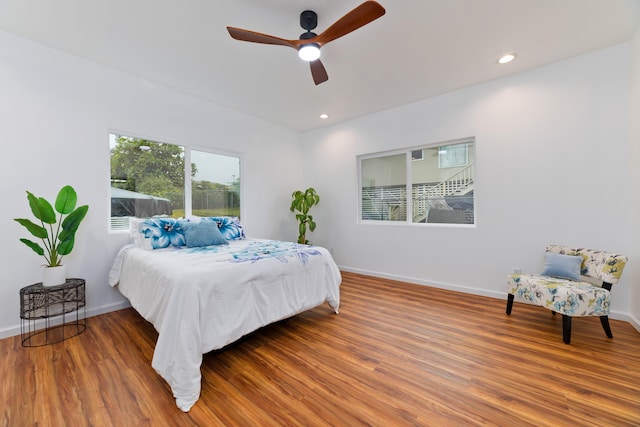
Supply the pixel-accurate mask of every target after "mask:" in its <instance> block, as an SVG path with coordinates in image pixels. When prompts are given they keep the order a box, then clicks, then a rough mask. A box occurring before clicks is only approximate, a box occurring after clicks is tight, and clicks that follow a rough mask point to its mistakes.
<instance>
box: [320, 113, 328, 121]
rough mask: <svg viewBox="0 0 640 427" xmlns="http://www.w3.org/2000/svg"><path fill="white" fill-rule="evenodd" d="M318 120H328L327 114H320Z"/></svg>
mask: <svg viewBox="0 0 640 427" xmlns="http://www.w3.org/2000/svg"><path fill="white" fill-rule="evenodd" d="M320 118H321V119H323V120H324V119H328V118H329V115H328V114H325V113H322V114H320Z"/></svg>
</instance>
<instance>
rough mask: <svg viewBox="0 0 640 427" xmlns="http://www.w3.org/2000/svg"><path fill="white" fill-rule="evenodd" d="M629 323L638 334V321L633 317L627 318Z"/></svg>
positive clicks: (639, 321)
mask: <svg viewBox="0 0 640 427" xmlns="http://www.w3.org/2000/svg"><path fill="white" fill-rule="evenodd" d="M629 323H631V326H633V327H634V328H635V329H636V331H638V332H640V320H638V318H637V317H635V316H629Z"/></svg>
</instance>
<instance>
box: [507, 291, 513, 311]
mask: <svg viewBox="0 0 640 427" xmlns="http://www.w3.org/2000/svg"><path fill="white" fill-rule="evenodd" d="M513 298H514V295H513V294H507V314H511V309H512V308H513Z"/></svg>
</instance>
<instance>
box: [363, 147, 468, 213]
mask: <svg viewBox="0 0 640 427" xmlns="http://www.w3.org/2000/svg"><path fill="white" fill-rule="evenodd" d="M417 153H421V154H420V157H421V160H422V161H419V162H416V161H415V160H417V158H416V157H418V156H417ZM474 160H475V141H474V140H473V139H465V140H460V141H453V142H448V143H447V144H438V145H429V146H424V147H419V148H410V149H406V150H396V151H393V152H388V153H378V154H370V155H364V156H359V157H358V165H359V176H360V185H359V188H360V197H359V200H360V204H359V216H360V218H359V220H360V221H361V222H369V221H382V222H388V221H391V222H395V223H398V222H404V223H411V224H417V223H440V224H475V210H474V205H475V199H474V191H473V190H474V183H475V175H474V170H475V162H474Z"/></svg>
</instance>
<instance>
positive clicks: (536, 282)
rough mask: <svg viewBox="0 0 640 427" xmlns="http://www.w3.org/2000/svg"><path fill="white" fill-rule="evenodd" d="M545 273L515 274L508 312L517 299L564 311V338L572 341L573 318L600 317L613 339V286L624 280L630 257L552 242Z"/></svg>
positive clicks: (511, 284) (559, 311) (510, 291)
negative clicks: (621, 277) (622, 278)
mask: <svg viewBox="0 0 640 427" xmlns="http://www.w3.org/2000/svg"><path fill="white" fill-rule="evenodd" d="M545 256H546V261H545V267H544V269H543V271H542V274H512V275H510V276H508V278H507V284H508V295H507V314H508V315H510V314H511V309H512V308H513V302H514V300H517V301H520V302H527V303H530V304H535V305H539V306H542V307H545V308H547V309H549V310H551V311H552V313H553V314H554V315H555V314H556V313H560V314H562V339H563V341H564V342H565V343H566V344H569V343H570V342H571V319H572V318H573V317H578V316H599V317H600V322H601V324H602V327H603V329H604V331H605V333H606V334H607V336H608V337H609V338H613V334H612V333H611V327H610V326H609V306H610V303H611V287H612V286H613V284H615V283H616V282H618V280H620V275H621V274H622V270H623V269H624V266H625V265H626V263H627V261H628V258H627V257H626V256H624V255H619V254H613V253H608V252H603V251H598V250H594V249H584V248H571V247H566V246H559V245H549V246H547V250H546V254H545Z"/></svg>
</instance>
